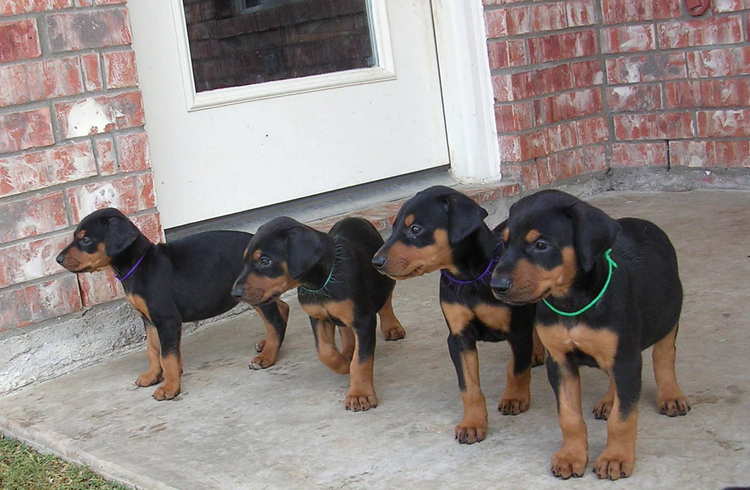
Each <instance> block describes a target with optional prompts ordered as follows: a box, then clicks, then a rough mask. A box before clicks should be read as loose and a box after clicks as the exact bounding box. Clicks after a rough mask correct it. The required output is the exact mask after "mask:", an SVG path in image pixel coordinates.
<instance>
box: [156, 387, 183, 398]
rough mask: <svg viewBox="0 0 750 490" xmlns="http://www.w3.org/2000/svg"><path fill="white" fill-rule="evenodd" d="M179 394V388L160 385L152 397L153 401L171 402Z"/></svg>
mask: <svg viewBox="0 0 750 490" xmlns="http://www.w3.org/2000/svg"><path fill="white" fill-rule="evenodd" d="M179 394H180V387H179V386H176V387H175V386H169V385H161V386H159V387H158V388H156V390H154V394H153V395H152V396H153V397H154V399H155V400H157V401H163V400H171V399H173V398H174V397H176V396H177V395H179Z"/></svg>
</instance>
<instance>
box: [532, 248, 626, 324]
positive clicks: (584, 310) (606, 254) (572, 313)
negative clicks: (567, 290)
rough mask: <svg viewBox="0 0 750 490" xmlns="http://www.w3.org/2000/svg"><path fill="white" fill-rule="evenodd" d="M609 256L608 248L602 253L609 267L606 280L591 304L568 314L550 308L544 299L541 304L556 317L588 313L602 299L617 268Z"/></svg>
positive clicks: (610, 252) (610, 253)
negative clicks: (556, 315) (555, 314)
mask: <svg viewBox="0 0 750 490" xmlns="http://www.w3.org/2000/svg"><path fill="white" fill-rule="evenodd" d="M611 255H612V249H611V248H608V249H607V251H606V252H604V258H605V259H606V260H607V264H608V265H609V272H608V273H607V280H606V281H604V286H603V287H602V290H601V291H599V294H597V295H596V298H594V299H593V300H591V303H589V304H587V305H586V306H584V307H583V308H581V309H580V310H578V311H573V312H570V313H569V312H567V311H561V310H558V309H557V308H555V307H554V306H552V305H551V304H550V302H549V301H547V300H546V299H543V300H542V303H544V304H545V306H547V308H549V309H550V310H552V311H554V312H555V313H557V314H558V315H562V316H578V315H580V314H581V313H584V312H586V311H588V310H589V309H591V308H592V307H593V306H594V305H595V304H596V303H597V301H599V300H600V299H602V296H604V293H606V292H607V288H608V287H609V283H610V281H611V280H612V273H613V272H614V270H615V269H616V268H617V262H615V261H614V260H613V259H612V257H611Z"/></svg>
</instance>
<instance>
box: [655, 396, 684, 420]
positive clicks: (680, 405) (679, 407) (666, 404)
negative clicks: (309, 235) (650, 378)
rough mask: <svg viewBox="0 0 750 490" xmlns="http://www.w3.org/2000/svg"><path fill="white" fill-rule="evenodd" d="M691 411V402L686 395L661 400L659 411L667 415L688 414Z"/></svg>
mask: <svg viewBox="0 0 750 490" xmlns="http://www.w3.org/2000/svg"><path fill="white" fill-rule="evenodd" d="M689 411H690V403H688V400H687V397H686V396H684V395H682V396H678V397H675V398H671V399H668V400H660V401H659V413H660V414H662V415H666V416H667V417H677V416H681V415H687V413H688V412H689Z"/></svg>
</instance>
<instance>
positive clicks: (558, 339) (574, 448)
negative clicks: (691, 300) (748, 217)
mask: <svg viewBox="0 0 750 490" xmlns="http://www.w3.org/2000/svg"><path fill="white" fill-rule="evenodd" d="M503 233H504V236H503V238H504V241H505V243H506V248H505V253H504V254H503V256H502V257H501V259H500V262H499V263H498V264H497V266H496V268H495V271H494V273H493V276H492V282H491V285H492V288H493V292H494V293H495V295H496V296H497V297H498V298H499V299H501V300H503V301H506V302H509V303H512V304H519V305H520V304H527V303H536V302H538V301H541V303H538V304H537V310H536V320H535V324H536V330H537V333H538V334H539V337H540V339H541V340H542V343H543V344H544V347H545V348H546V349H547V351H548V352H549V355H548V356H547V374H548V377H549V380H550V383H551V385H552V388H553V389H554V392H555V395H556V396H557V405H558V412H559V418H560V428H561V429H562V434H563V445H562V449H560V450H559V451H558V452H557V453H556V454H555V455H554V456H553V457H552V473H554V474H555V476H558V477H561V478H569V477H571V476H581V475H583V473H584V471H585V468H586V464H587V462H588V452H587V448H588V442H587V437H586V425H585V424H584V421H583V415H582V413H581V386H580V378H579V374H578V368H579V366H594V367H598V368H600V369H603V370H604V371H606V372H607V374H608V375H609V379H610V389H609V392H608V393H607V395H606V396H605V397H604V398H603V399H602V400H601V401H600V402H599V403H598V405H597V407H596V408H595V409H594V413H595V415H597V418H607V417H608V422H607V447H606V449H605V450H604V452H603V453H602V454H601V455H600V456H599V457H598V459H597V460H596V462H595V463H594V471H595V472H596V474H597V476H598V477H599V478H609V479H612V480H616V479H618V478H622V477H627V476H630V474H631V473H632V472H633V467H634V464H635V440H636V427H637V419H638V406H637V403H638V398H639V396H640V393H641V351H642V350H644V349H646V348H647V347H649V346H652V345H653V346H654V350H653V361H654V373H655V375H656V384H657V385H658V405H659V410H660V412H661V413H663V414H665V415H669V416H670V417H674V416H676V415H685V414H686V413H687V412H688V410H690V406H689V405H688V402H687V399H686V398H685V395H683V393H682V390H680V387H679V386H678V385H677V378H676V376H675V367H674V364H675V340H676V337H677V328H678V321H679V318H680V309H681V308H682V286H681V284H680V277H679V275H678V272H677V257H676V254H675V251H674V248H673V247H672V244H671V243H670V241H669V238H667V235H666V234H665V233H664V232H663V231H662V230H661V229H660V228H659V227H657V226H656V225H654V224H653V223H650V222H648V221H644V220H642V219H636V218H623V219H619V220H614V219H612V218H610V217H609V216H607V215H606V214H605V213H604V212H603V211H601V210H599V209H597V208H595V207H593V206H591V205H589V204H586V203H585V202H583V201H581V200H579V199H577V198H575V197H573V196H571V195H569V194H566V193H564V192H560V191H542V192H539V193H537V194H534V195H531V196H528V197H526V198H523V199H521V200H520V201H518V202H517V203H515V204H514V205H513V207H511V209H510V217H509V218H508V225H507V228H506V230H505V231H504V232H503Z"/></svg>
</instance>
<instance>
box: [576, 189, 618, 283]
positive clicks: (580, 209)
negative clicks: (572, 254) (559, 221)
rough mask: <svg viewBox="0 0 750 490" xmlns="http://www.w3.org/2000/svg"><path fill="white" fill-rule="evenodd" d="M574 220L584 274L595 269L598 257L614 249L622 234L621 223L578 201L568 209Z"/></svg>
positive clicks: (579, 262) (578, 256) (578, 253)
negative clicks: (617, 239)
mask: <svg viewBox="0 0 750 490" xmlns="http://www.w3.org/2000/svg"><path fill="white" fill-rule="evenodd" d="M568 215H569V216H570V217H571V219H572V220H573V232H574V233H575V237H574V243H575V247H576V256H577V258H578V264H579V266H580V267H581V269H583V270H584V272H588V271H590V270H591V269H593V267H594V262H595V261H596V259H597V257H600V256H601V255H603V254H604V252H605V251H606V250H607V249H608V248H610V247H612V244H614V243H615V238H617V234H618V233H619V232H620V223H618V222H617V221H615V220H614V219H612V218H610V217H609V215H607V213H605V212H604V211H602V210H601V209H599V208H595V207H594V206H592V205H590V204H587V203H585V202H583V201H577V202H576V203H575V204H573V205H572V206H570V207H569V208H568Z"/></svg>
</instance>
